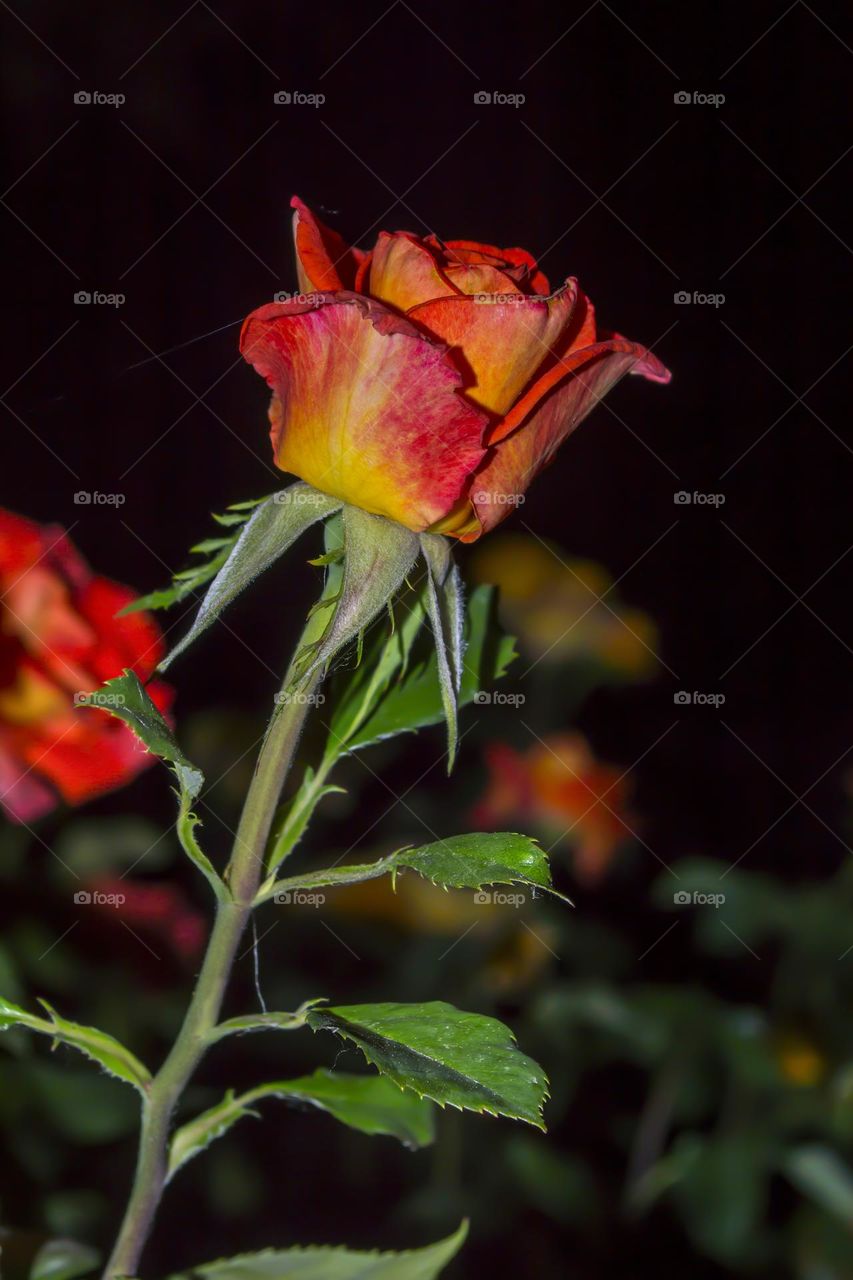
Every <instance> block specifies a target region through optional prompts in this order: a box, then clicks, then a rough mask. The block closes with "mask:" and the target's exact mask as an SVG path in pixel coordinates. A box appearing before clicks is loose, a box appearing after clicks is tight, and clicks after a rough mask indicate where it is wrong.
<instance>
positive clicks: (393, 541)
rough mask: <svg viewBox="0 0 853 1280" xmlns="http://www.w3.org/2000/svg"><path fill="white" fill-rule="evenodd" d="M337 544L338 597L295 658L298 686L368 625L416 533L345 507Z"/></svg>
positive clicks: (407, 558)
mask: <svg viewBox="0 0 853 1280" xmlns="http://www.w3.org/2000/svg"><path fill="white" fill-rule="evenodd" d="M343 546H344V564H343V579H342V582H341V587H340V596H339V598H338V600H337V601H336V604H335V611H334V614H333V615H332V617H331V620H330V621H329V623H328V625H327V626H326V628H325V629H324V631H323V634H322V636H321V637H320V639H319V640H318V641H317V642H316V643H315V644H313V645H311V646H309V647H308V649H307V650H305V651H304V653H303V655H302V659H301V661H300V658H299V657H297V664H298V677H299V680H300V682H301V681H303V680H305V679H307V678H308V677H309V676H310V675H311V674H312V672H314V671H316V670H317V669H318V668H320V667H325V666H327V665H328V664H329V663H330V662H331V661H332V659H333V658H334V657H335V656H336V655H337V654H338V653H340V651H341V649H343V648H344V647H345V646H346V645H347V644H349V642H350V641H351V640H354V639H355V638H356V636H358V635H359V634H361V633H362V632H364V631H365V630H366V628H367V627H369V625H370V623H371V622H372V621H373V620H374V618H375V617H376V616H377V614H379V613H380V612H381V611H382V610H383V609H384V608H385V607H386V606H387V604H388V601H389V600H391V599H393V597H394V596H395V595H396V594H397V592H398V591H399V589H400V587H401V586H402V585H403V582H404V581H405V578H406V575H407V574H408V573H409V572H410V571H411V569H412V566H413V565H414V563H415V560H416V559H417V555H418V549H419V543H418V538H417V535H416V534H414V533H412V532H411V530H409V529H406V528H404V527H403V525H400V524H397V523H396V522H395V521H393V520H386V519H385V518H384V517H382V516H372V515H368V513H367V512H366V511H362V510H361V509H360V508H359V507H350V506H345V507H344V509H343ZM335 567H336V566H334V565H330V566H329V568H330V570H331V569H333V568H335Z"/></svg>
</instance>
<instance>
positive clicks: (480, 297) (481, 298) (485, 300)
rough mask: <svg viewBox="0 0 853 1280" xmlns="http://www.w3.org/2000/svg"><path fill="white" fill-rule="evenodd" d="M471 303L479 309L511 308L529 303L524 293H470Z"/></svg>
mask: <svg viewBox="0 0 853 1280" xmlns="http://www.w3.org/2000/svg"><path fill="white" fill-rule="evenodd" d="M470 296H471V300H472V302H475V303H476V304H477V306H480V307H511V306H515V304H516V303H519V302H520V303H523V304H525V305H526V304H527V303H528V302H529V301H530V298H529V296H528V295H527V294H526V293H472V294H471V295H470Z"/></svg>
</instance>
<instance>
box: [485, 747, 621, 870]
mask: <svg viewBox="0 0 853 1280" xmlns="http://www.w3.org/2000/svg"><path fill="white" fill-rule="evenodd" d="M486 764H487V766H488V770H489V783H488V786H487V788H486V791H485V793H484V795H483V797H482V799H481V800H480V802H479V804H478V805H477V806H476V808H475V810H474V813H473V820H474V822H475V823H477V824H479V825H482V826H483V827H487V828H492V829H498V830H500V829H501V828H503V827H505V824H506V823H507V822H521V823H523V822H527V823H529V824H530V825H531V826H533V827H534V828H536V829H537V830H538V831H540V832H541V833H542V835H543V837H545V838H546V841H547V843H549V844H550V843H551V842H552V841H553V842H554V844H556V845H559V844H563V845H567V846H569V847H570V848H571V849H572V851H573V865H574V870H575V874H576V875H577V877H578V879H579V880H580V881H581V882H582V883H584V884H587V885H593V884H595V883H596V882H597V881H598V880H600V879H601V877H602V876H603V875H604V873H605V871H606V870H607V868H608V866H609V865H610V863H611V861H612V859H613V856H614V854H615V853H616V850H617V849H618V847H619V845H620V844H622V843H623V842H624V841H625V840H626V839H628V838H630V835H631V831H630V828H629V827H628V826H627V823H626V822H625V821H622V818H623V816H624V817H625V818H626V819H627V821H630V817H629V816H628V810H627V803H628V788H627V784H626V783H625V781H624V780H622V779H621V778H620V774H619V772H618V771H617V770H616V769H614V768H613V767H612V766H611V765H606V764H602V763H601V762H600V761H599V760H597V759H596V758H595V755H594V754H593V751H592V748H591V747H590V745H589V743H588V742H587V741H586V739H585V738H584V737H583V736H582V734H579V733H552V734H550V735H549V736H548V737H547V738H546V739H544V741H542V742H535V743H534V744H533V746H532V747H530V748H529V749H528V750H527V751H516V750H515V749H514V748H513V747H511V746H509V745H508V744H507V743H505V742H493V743H491V744H490V745H489V746H488V747H487V748H486Z"/></svg>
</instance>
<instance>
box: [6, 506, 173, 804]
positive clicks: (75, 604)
mask: <svg viewBox="0 0 853 1280" xmlns="http://www.w3.org/2000/svg"><path fill="white" fill-rule="evenodd" d="M135 598H136V597H135V596H134V593H133V592H132V591H130V590H129V589H128V588H127V587H122V586H119V584H118V583H116V582H110V581H109V580H108V579H107V578H101V577H97V576H96V575H94V574H93V573H92V572H91V571H90V569H89V567H88V565H87V564H86V563H85V561H84V560H83V559H82V558H81V556H80V555H79V554H78V552H77V551H76V550H75V548H74V547H73V546H72V545H71V543H70V542H69V540H68V538H67V536H66V535H65V533H64V532H63V531H62V529H60V528H57V527H56V526H55V525H38V524H34V523H33V522H32V521H30V520H25V519H23V518H22V517H21V516H16V515H13V514H12V513H11V512H9V511H4V510H2V509H0V806H2V808H3V809H4V810H5V812H6V814H7V816H8V817H10V818H11V819H12V820H13V821H15V822H31V821H32V820H33V819H34V818H38V817H39V816H40V815H42V814H44V813H46V812H48V811H49V810H50V809H52V808H54V806H55V805H56V804H57V803H58V801H59V799H60V798H61V799H62V800H65V801H66V802H67V803H69V804H81V803H82V802H83V801H85V800H90V799H91V798H92V797H93V796H97V795H101V794H102V793H103V792H105V791H111V790H112V789H113V788H114V787H120V786H122V784H123V783H125V782H128V781H129V780H130V779H131V778H133V777H135V775H136V774H137V773H139V772H140V770H142V769H145V768H147V766H148V765H149V764H151V763H152V762H153V760H154V759H155V757H154V756H152V755H149V754H148V753H147V752H146V751H145V750H144V748H143V747H142V746H141V745H140V744H139V743H138V742H137V740H136V738H135V737H134V735H133V733H132V732H131V731H130V729H128V728H127V727H126V726H125V725H123V724H122V723H121V722H120V721H119V720H116V719H114V718H113V717H111V716H105V715H103V714H100V713H95V712H93V711H91V710H89V709H86V708H81V707H77V706H75V695H78V694H83V693H91V692H93V691H94V690H96V689H98V688H99V687H100V686H101V685H102V684H103V683H104V681H105V680H108V679H110V678H111V677H112V676H116V675H120V674H121V672H122V670H123V669H124V668H125V667H129V668H131V669H132V670H133V671H135V672H136V674H137V675H138V676H139V677H140V679H142V680H145V679H147V678H148V677H149V676H150V675H151V674H152V672H153V671H154V668H155V667H156V666H157V663H158V662H159V661H160V659H161V658H162V657H163V655H164V652H165V650H164V645H163V641H162V637H161V634H160V631H159V628H158V627H157V626H156V624H155V623H154V622H153V620H152V619H151V617H150V616H149V615H147V614H144V613H135V614H131V615H130V616H128V617H126V618H116V617H115V614H116V612H117V611H118V610H119V609H121V608H123V607H124V606H125V605H126V604H129V603H130V602H131V601H132V600H134V599H135ZM148 692H149V693H150V695H151V697H152V699H153V700H154V702H155V703H156V704H157V706H158V707H160V709H161V710H165V709H166V708H167V707H168V706H169V704H170V702H171V697H172V695H171V690H170V689H169V688H168V686H167V685H164V684H157V683H155V684H153V685H149V686H148Z"/></svg>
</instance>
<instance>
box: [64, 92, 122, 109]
mask: <svg viewBox="0 0 853 1280" xmlns="http://www.w3.org/2000/svg"><path fill="white" fill-rule="evenodd" d="M126 102H127V98H126V97H125V95H124V94H123V93H102V92H101V91H100V89H92V90H91V91H90V90H89V89H78V90H77V92H76V93H75V94H74V103H75V105H76V106H78V107H123V106H124V104H125V103H126Z"/></svg>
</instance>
